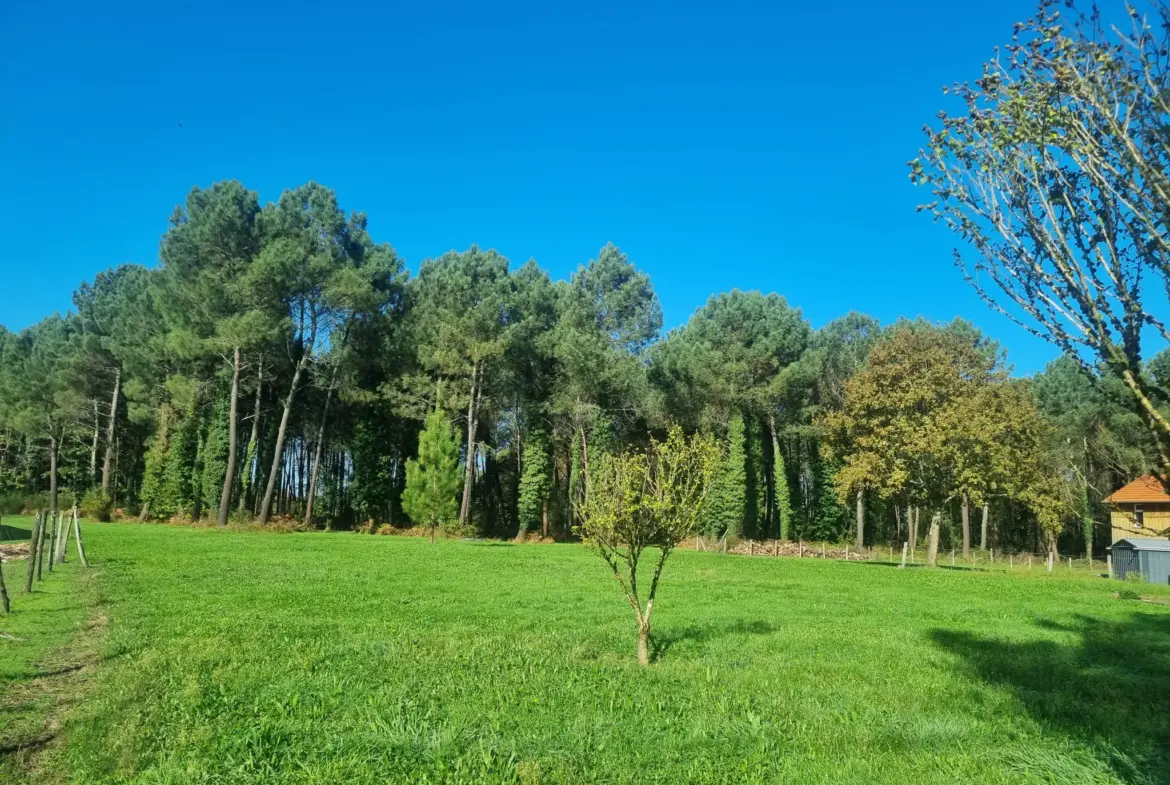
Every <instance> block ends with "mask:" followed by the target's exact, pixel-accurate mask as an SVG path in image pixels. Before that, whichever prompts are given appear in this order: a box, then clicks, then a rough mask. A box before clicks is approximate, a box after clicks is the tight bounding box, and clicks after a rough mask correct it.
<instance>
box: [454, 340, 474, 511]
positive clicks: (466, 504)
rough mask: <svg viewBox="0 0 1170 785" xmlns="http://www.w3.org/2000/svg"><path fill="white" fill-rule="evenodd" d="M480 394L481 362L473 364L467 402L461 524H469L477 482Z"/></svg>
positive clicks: (460, 509)
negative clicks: (473, 490) (469, 393)
mask: <svg viewBox="0 0 1170 785" xmlns="http://www.w3.org/2000/svg"><path fill="white" fill-rule="evenodd" d="M478 395H479V363H478V361H477V362H476V363H475V364H474V365H472V366H471V395H470V397H469V398H468V402H467V462H466V465H465V467H464V470H463V502H462V504H461V506H460V508H459V524H460V526H467V520H468V518H470V516H471V493H472V486H473V485H474V482H475V476H474V472H475V430H476V426H477V425H478V423H477V422H476V418H477V412H476V403H477V402H478V400H477V399H478Z"/></svg>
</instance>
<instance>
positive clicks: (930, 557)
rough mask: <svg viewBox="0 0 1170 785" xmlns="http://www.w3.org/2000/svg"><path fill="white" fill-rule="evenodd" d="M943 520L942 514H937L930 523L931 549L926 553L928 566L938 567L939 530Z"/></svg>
mask: <svg viewBox="0 0 1170 785" xmlns="http://www.w3.org/2000/svg"><path fill="white" fill-rule="evenodd" d="M940 518H942V513H938V512H936V513H935V514H934V517H933V518H932V519H931V521H930V548H929V549H928V550H927V552H926V566H927V567H937V566H938V529H939V525H938V522H939V519H940Z"/></svg>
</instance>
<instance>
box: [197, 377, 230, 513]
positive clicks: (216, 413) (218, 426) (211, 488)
mask: <svg viewBox="0 0 1170 785" xmlns="http://www.w3.org/2000/svg"><path fill="white" fill-rule="evenodd" d="M228 405H229V402H228V399H227V398H226V397H224V398H219V399H218V400H216V402H215V406H214V407H213V408H212V411H211V419H210V421H209V422H208V423H207V434H206V436H205V437H204V443H203V450H202V453H201V459H202V466H201V467H199V473H200V477H199V492H200V493H201V494H202V496H203V501H204V503H205V504H206V505H207V509H209V510H218V509H219V499H220V495H221V494H222V493H223V476H224V473H225V472H226V471H227V459H228Z"/></svg>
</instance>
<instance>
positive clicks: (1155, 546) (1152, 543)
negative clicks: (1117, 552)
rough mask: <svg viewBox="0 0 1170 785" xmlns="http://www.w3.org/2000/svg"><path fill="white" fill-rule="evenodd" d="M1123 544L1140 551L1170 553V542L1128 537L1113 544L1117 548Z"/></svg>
mask: <svg viewBox="0 0 1170 785" xmlns="http://www.w3.org/2000/svg"><path fill="white" fill-rule="evenodd" d="M1122 543H1126V544H1127V545H1131V546H1133V548H1134V550H1138V551H1170V540H1155V539H1153V538H1150V537H1126V538H1125V539H1124V540H1118V541H1117V542H1115V543H1113V547H1117V546H1118V545H1121V544H1122Z"/></svg>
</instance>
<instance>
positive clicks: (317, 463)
mask: <svg viewBox="0 0 1170 785" xmlns="http://www.w3.org/2000/svg"><path fill="white" fill-rule="evenodd" d="M336 381H337V366H336V365H334V366H333V375H332V378H330V379H329V389H328V390H327V391H326V392H325V408H324V409H323V410H322V411H321V427H320V428H318V429H317V446H316V448H314V450H313V468H312V471H311V472H310V475H309V490H308V494H309V495H308V498H307V499H306V500H305V526H312V525H313V499H314V498H315V497H316V496H317V472H318V470H320V468H321V450H322V449H323V447H324V445H325V424H326V423H327V422H328V421H329V402H330V401H332V400H333V385H334V383H335V382H336Z"/></svg>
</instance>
